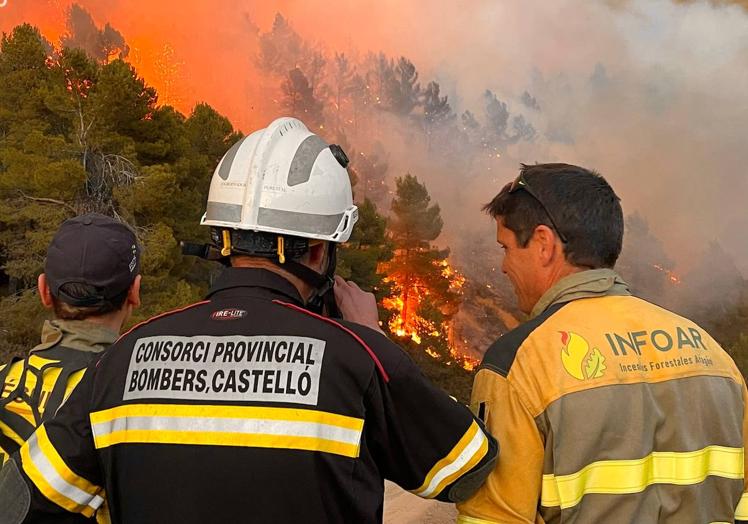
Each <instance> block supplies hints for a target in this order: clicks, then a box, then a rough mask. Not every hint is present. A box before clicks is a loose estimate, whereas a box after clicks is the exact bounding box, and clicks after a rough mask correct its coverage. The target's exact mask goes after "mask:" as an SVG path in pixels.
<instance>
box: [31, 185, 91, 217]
mask: <svg viewBox="0 0 748 524" xmlns="http://www.w3.org/2000/svg"><path fill="white" fill-rule="evenodd" d="M18 194H19V195H21V197H23V198H25V199H26V200H31V201H33V202H41V203H43V204H55V205H58V206H62V207H64V208H66V209H68V210H69V211H71V212H72V213H73V214H74V215H77V214H78V210H77V209H75V208H74V207H73V206H71V205H70V204H68V203H67V202H63V201H62V200H57V199H54V198H42V197H32V196H29V195H27V194H26V193H24V192H23V191H21V190H20V189H19V190H18Z"/></svg>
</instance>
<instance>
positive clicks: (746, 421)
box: [735, 382, 748, 523]
mask: <svg viewBox="0 0 748 524" xmlns="http://www.w3.org/2000/svg"><path fill="white" fill-rule="evenodd" d="M742 385H743V449H744V450H748V390H746V387H745V382H743V384H742ZM743 460H744V461H745V471H746V472H748V454H745V451H744V458H743ZM735 522H737V523H741V522H742V523H748V478H744V480H743V496H742V497H741V498H740V502H739V503H738V507H737V508H736V509H735Z"/></svg>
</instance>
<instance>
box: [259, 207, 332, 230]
mask: <svg viewBox="0 0 748 524" xmlns="http://www.w3.org/2000/svg"><path fill="white" fill-rule="evenodd" d="M342 219H343V213H339V214H337V215H314V214H312V213H297V212H295V211H282V210H280V209H268V208H265V207H261V208H260V210H259V213H258V214H257V224H258V225H260V226H268V227H273V228H276V229H288V230H290V231H298V232H299V233H312V234H315V235H331V234H333V233H334V232H335V231H336V230H337V229H338V226H339V225H340V221H341V220H342Z"/></svg>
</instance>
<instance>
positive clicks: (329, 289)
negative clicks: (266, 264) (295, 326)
mask: <svg viewBox="0 0 748 524" xmlns="http://www.w3.org/2000/svg"><path fill="white" fill-rule="evenodd" d="M336 253H337V246H336V245H335V243H334V242H328V243H327V268H326V269H325V272H324V273H317V272H316V271H315V270H313V269H312V268H310V267H308V266H305V265H304V264H301V263H300V262H296V261H295V260H286V262H285V263H281V262H280V261H279V260H278V259H277V258H272V259H271V260H272V261H273V263H274V264H275V265H276V266H278V267H279V268H281V269H284V270H286V271H288V272H289V273H291V274H292V275H293V276H295V277H297V278H299V279H301V280H302V281H303V282H304V283H305V284H308V285H309V286H311V287H312V289H313V290H314V291H313V292H312V294H311V296H310V297H309V298H308V299H307V301H306V306H307V308H308V309H309V310H310V311H313V312H315V313H319V314H323V315H325V316H328V317H331V318H342V315H341V314H340V310H339V309H338V304H337V302H335V291H334V289H333V288H334V286H335V266H336V265H337V256H336Z"/></svg>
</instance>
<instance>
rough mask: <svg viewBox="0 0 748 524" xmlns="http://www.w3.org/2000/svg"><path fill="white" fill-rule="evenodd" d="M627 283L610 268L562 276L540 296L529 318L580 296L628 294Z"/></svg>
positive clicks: (629, 292)
mask: <svg viewBox="0 0 748 524" xmlns="http://www.w3.org/2000/svg"><path fill="white" fill-rule="evenodd" d="M630 294H631V291H629V285H628V284H627V283H626V282H625V281H624V280H623V279H622V278H621V277H620V276H619V275H618V273H616V272H615V271H613V270H612V269H590V270H587V271H580V272H579V273H574V274H573V275H569V276H567V277H564V278H562V279H561V280H559V281H558V282H556V284H555V285H554V286H553V287H551V288H550V289H549V290H548V291H546V292H545V294H543V296H542V297H540V300H538V303H537V304H535V307H534V308H532V313H530V318H533V317H536V316H538V315H539V314H540V313H542V312H543V311H545V310H546V309H548V308H549V307H550V306H552V305H553V304H559V303H562V302H571V301H572V300H577V299H580V298H594V297H604V296H615V295H618V296H623V295H630Z"/></svg>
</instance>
